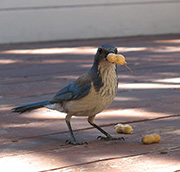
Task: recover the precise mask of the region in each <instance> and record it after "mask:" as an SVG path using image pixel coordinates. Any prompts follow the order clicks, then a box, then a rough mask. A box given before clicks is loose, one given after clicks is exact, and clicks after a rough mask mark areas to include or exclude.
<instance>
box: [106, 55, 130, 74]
mask: <svg viewBox="0 0 180 172" xmlns="http://www.w3.org/2000/svg"><path fill="white" fill-rule="evenodd" d="M107 60H108V61H109V62H111V63H116V64H118V65H123V64H124V65H125V66H126V67H127V68H128V69H129V70H130V71H131V72H132V73H133V71H132V70H131V69H130V68H129V67H128V65H127V62H126V60H125V57H124V56H123V55H121V54H114V53H109V54H108V55H107Z"/></svg>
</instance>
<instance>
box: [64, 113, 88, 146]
mask: <svg viewBox="0 0 180 172" xmlns="http://www.w3.org/2000/svg"><path fill="white" fill-rule="evenodd" d="M66 124H67V126H68V129H69V132H70V135H71V140H66V142H67V143H69V144H72V145H83V144H87V142H77V141H76V138H75V137H74V133H73V131H72V127H71V123H70V118H69V119H68V115H67V117H66Z"/></svg>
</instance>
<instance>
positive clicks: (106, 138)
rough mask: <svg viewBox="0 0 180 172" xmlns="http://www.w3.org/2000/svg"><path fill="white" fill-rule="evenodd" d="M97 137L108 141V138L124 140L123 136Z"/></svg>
mask: <svg viewBox="0 0 180 172" xmlns="http://www.w3.org/2000/svg"><path fill="white" fill-rule="evenodd" d="M97 139H98V140H105V141H109V140H125V139H124V137H103V136H98V137H97Z"/></svg>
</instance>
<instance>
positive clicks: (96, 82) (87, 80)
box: [12, 44, 124, 145]
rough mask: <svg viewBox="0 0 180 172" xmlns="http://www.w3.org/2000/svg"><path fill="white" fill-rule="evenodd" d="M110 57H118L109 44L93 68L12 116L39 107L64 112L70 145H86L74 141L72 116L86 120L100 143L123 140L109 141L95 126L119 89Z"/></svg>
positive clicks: (103, 131) (101, 49) (102, 131)
mask: <svg viewBox="0 0 180 172" xmlns="http://www.w3.org/2000/svg"><path fill="white" fill-rule="evenodd" d="M110 53H113V54H117V53H118V50H117V47H116V46H114V45H112V44H103V45H101V46H100V47H99V48H97V52H96V54H95V55H94V62H93V65H92V67H91V68H90V69H89V70H88V71H87V72H86V73H84V74H82V75H81V76H79V77H78V78H77V79H76V80H75V81H73V82H71V83H70V84H69V85H67V86H65V87H64V88H62V89H61V90H60V91H59V92H57V93H56V94H55V96H54V97H53V98H52V99H50V100H45V101H40V102H35V103H29V104H25V105H21V106H18V107H15V108H13V109H12V112H18V113H24V112H28V111H31V110H34V109H38V108H42V107H46V108H48V109H52V110H56V111H59V112H65V113H66V114H67V115H66V117H65V121H66V124H67V127H68V129H69V132H70V139H69V140H67V143H69V144H72V145H82V144H85V143H87V142H78V141H77V140H76V138H75V136H74V133H73V130H72V127H71V118H72V116H87V120H88V122H89V124H90V125H92V126H93V127H94V128H96V129H98V130H99V131H100V132H101V133H103V134H104V136H99V137H98V139H100V140H124V138H123V137H118V138H115V137H112V136H111V135H110V134H109V133H107V132H106V131H105V130H104V129H102V128H101V127H100V126H98V125H97V124H95V123H94V119H95V116H96V115H97V114H98V113H100V112H102V111H103V110H104V109H106V108H107V107H108V106H109V105H110V104H111V102H112V101H113V99H114V97H115V95H116V93H117V89H118V76H117V64H116V63H115V62H110V61H109V60H108V59H107V56H108V54H110Z"/></svg>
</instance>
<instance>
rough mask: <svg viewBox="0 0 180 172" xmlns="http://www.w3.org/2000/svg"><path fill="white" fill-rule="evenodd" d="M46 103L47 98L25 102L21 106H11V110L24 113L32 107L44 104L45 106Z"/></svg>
mask: <svg viewBox="0 0 180 172" xmlns="http://www.w3.org/2000/svg"><path fill="white" fill-rule="evenodd" d="M48 104H49V100H46V101H41V102H36V103H29V104H25V105H21V106H18V107H15V108H13V109H12V112H19V113H24V112H26V111H31V110H34V109H38V108H41V107H44V106H46V105H48Z"/></svg>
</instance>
